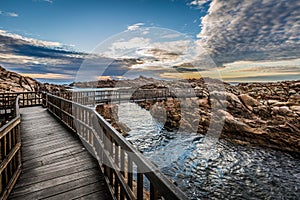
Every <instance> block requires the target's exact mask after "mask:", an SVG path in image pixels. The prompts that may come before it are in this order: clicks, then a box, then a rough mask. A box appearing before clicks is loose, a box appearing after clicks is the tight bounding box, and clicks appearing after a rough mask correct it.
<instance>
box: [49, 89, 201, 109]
mask: <svg viewBox="0 0 300 200" xmlns="http://www.w3.org/2000/svg"><path fill="white" fill-rule="evenodd" d="M54 94H55V95H57V96H60V97H63V98H65V99H68V100H71V101H73V102H77V103H80V104H82V105H96V104H100V103H105V102H123V101H131V102H136V101H145V100H153V99H156V100H158V99H166V98H168V97H176V98H191V97H200V98H202V97H204V96H205V94H204V90H203V89H201V88H200V89H195V88H172V89H169V88H158V89H140V88H138V89H136V88H112V89H105V90H100V89H99V90H84V91H66V92H59V93H54Z"/></svg>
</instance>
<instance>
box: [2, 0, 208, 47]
mask: <svg viewBox="0 0 300 200" xmlns="http://www.w3.org/2000/svg"><path fill="white" fill-rule="evenodd" d="M0 2H1V3H0V9H1V10H3V11H6V12H12V13H17V14H18V17H4V16H2V17H1V24H0V26H1V27H2V29H4V30H8V31H9V32H12V33H18V34H20V35H23V36H26V37H33V38H37V39H42V40H49V41H56V42H60V43H62V44H66V45H72V46H73V45H74V48H75V49H76V50H79V51H91V50H92V49H93V48H94V47H95V44H97V43H99V42H101V41H103V40H105V39H106V38H108V37H110V36H112V35H114V34H117V33H120V32H122V31H124V30H126V28H127V26H129V25H132V24H136V23H145V24H146V25H147V26H158V27H164V28H169V29H173V30H177V31H179V32H183V33H186V34H189V35H190V36H191V37H195V36H196V35H197V33H199V31H200V27H199V24H200V22H199V19H200V17H201V16H203V15H205V11H204V12H200V11H199V9H195V7H191V6H188V5H187V4H188V1H184V0H173V1H172V0H126V1H124V0H123V1H122V0H109V1H102V0H100V1H99V0H87V1H78V0H75V1H74V0H53V1H43V0H22V1H19V0H9V1H8V0H1V1H0Z"/></svg>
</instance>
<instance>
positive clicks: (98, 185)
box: [9, 107, 111, 200]
mask: <svg viewBox="0 0 300 200" xmlns="http://www.w3.org/2000/svg"><path fill="white" fill-rule="evenodd" d="M21 114H22V124H21V133H22V174H21V176H20V179H19V180H18V182H17V184H16V186H15V188H14V189H13V191H12V193H11V194H10V196H9V198H10V199H22V200H25V199H30V200H31V199H59V200H62V199H100V200H101V199H111V197H110V194H109V191H108V188H107V186H106V183H105V180H104V177H103V175H102V173H101V171H100V169H99V167H98V163H97V161H96V160H95V159H94V158H92V157H91V156H90V154H89V153H88V152H87V151H86V150H85V149H84V146H83V145H82V144H81V143H80V140H79V139H78V138H77V137H75V136H73V135H74V134H72V133H71V132H69V131H68V130H67V129H66V128H65V127H64V126H63V125H62V124H61V123H60V122H58V121H57V120H56V119H55V118H53V117H52V116H51V114H49V113H48V111H47V110H46V109H43V108H42V107H30V108H23V109H21Z"/></svg>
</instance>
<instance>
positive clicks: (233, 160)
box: [118, 103, 300, 199]
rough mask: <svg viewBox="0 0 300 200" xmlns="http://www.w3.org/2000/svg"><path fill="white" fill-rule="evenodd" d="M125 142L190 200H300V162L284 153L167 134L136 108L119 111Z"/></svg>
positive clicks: (123, 106)
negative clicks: (126, 130) (210, 145)
mask: <svg viewBox="0 0 300 200" xmlns="http://www.w3.org/2000/svg"><path fill="white" fill-rule="evenodd" d="M118 107H119V108H118V117H119V120H120V121H121V122H123V123H125V124H126V125H127V126H128V127H129V128H130V129H131V131H130V132H129V135H128V136H127V137H126V139H127V140H129V141H131V142H132V143H133V144H134V146H135V147H136V148H137V149H139V150H140V151H141V152H143V154H144V155H145V156H146V157H147V158H148V159H149V160H150V161H152V162H153V163H154V164H155V165H157V166H158V168H159V169H160V170H161V171H162V172H163V173H164V174H165V175H166V176H167V177H169V178H170V179H172V180H173V181H174V182H175V184H177V185H178V187H179V188H180V189H181V190H182V191H184V192H185V193H186V194H187V196H189V197H190V199H300V167H299V166H300V160H299V159H297V158H294V157H292V156H290V155H289V154H287V153H283V152H280V151H275V150H270V149H263V148H260V147H257V148H254V147H246V146H239V145H236V144H232V143H230V142H228V141H226V140H222V139H220V140H219V141H218V142H217V144H216V145H214V146H213V148H210V149H207V148H206V146H205V145H204V144H205V143H204V141H205V136H201V135H196V134H191V133H174V132H168V131H166V130H163V129H162V127H163V124H160V123H158V122H157V121H156V120H155V119H153V118H152V116H151V114H150V112H149V111H147V110H145V109H142V108H140V107H139V106H138V105H137V104H135V103H121V104H119V105H118Z"/></svg>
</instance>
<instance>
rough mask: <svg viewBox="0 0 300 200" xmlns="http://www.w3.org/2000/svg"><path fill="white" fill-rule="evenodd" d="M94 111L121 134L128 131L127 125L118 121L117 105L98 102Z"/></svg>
mask: <svg viewBox="0 0 300 200" xmlns="http://www.w3.org/2000/svg"><path fill="white" fill-rule="evenodd" d="M96 111H97V112H98V113H99V114H100V115H101V116H102V117H103V118H104V119H105V120H106V121H108V122H109V123H110V124H111V125H112V126H113V127H114V128H115V129H116V130H117V131H119V133H121V134H122V135H123V136H126V135H127V133H128V132H129V131H130V128H129V127H127V126H126V124H124V123H123V122H120V121H119V117H118V106H116V105H113V104H100V105H98V106H97V107H96Z"/></svg>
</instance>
